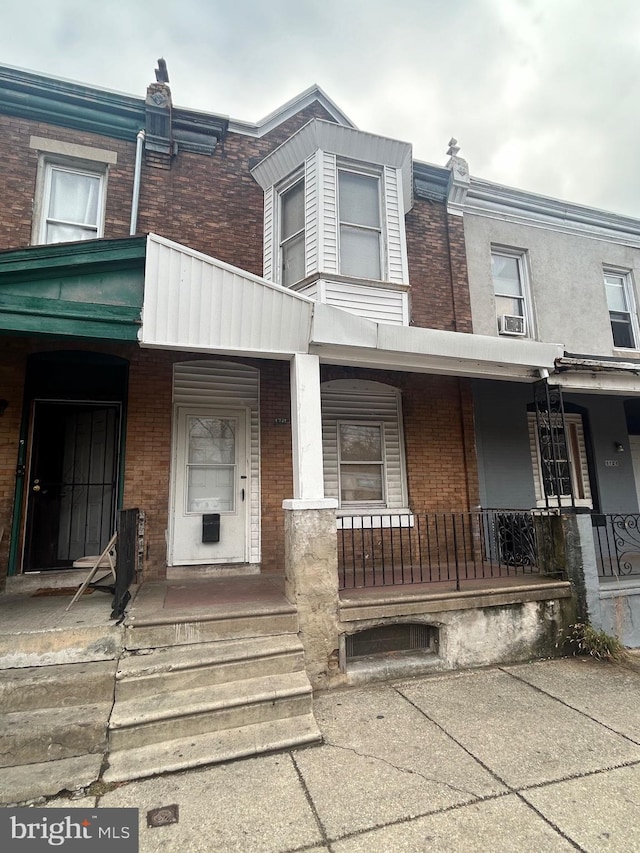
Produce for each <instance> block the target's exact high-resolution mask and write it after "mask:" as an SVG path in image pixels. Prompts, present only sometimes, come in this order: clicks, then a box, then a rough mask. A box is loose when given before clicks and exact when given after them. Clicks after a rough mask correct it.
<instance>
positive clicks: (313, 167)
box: [304, 152, 322, 278]
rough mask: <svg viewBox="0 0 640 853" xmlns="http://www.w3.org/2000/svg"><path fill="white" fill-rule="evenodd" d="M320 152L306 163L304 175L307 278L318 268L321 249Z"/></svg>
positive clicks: (305, 270)
mask: <svg viewBox="0 0 640 853" xmlns="http://www.w3.org/2000/svg"><path fill="white" fill-rule="evenodd" d="M318 154H319V152H317V153H316V154H315V155H314V156H312V157H309V158H308V159H307V161H306V163H305V175H304V222H305V242H304V254H305V267H304V275H305V278H306V276H308V275H311V274H312V273H313V271H314V270H316V269H317V268H318V252H319V249H320V245H321V243H320V228H319V223H318V173H319V170H320V169H321V168H322V163H321V162H319V157H318Z"/></svg>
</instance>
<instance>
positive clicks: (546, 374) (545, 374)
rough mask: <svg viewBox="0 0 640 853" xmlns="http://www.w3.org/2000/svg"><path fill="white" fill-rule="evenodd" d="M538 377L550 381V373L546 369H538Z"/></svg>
mask: <svg viewBox="0 0 640 853" xmlns="http://www.w3.org/2000/svg"><path fill="white" fill-rule="evenodd" d="M538 376H539V377H540V379H548V378H549V371H548V370H547V368H546V367H539V368H538Z"/></svg>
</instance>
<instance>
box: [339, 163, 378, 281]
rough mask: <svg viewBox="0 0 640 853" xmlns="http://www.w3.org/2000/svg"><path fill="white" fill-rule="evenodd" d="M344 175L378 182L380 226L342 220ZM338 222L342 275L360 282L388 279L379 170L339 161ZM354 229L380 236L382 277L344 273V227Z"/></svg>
mask: <svg viewBox="0 0 640 853" xmlns="http://www.w3.org/2000/svg"><path fill="white" fill-rule="evenodd" d="M342 173H350V174H353V175H361V176H364V177H366V178H372V179H373V180H375V181H376V185H377V190H378V193H377V195H378V226H377V227H375V226H372V225H361V224H359V223H356V222H349V221H347V220H345V219H343V218H342V213H341V211H340V175H341V174H342ZM336 208H337V211H336V220H337V233H338V269H339V271H340V274H341V275H348V276H349V277H350V278H355V279H358V280H360V281H385V280H386V278H387V249H386V244H387V241H386V228H385V219H384V198H383V194H382V173H381V172H380V171H379V170H376V169H374V168H373V167H367V166H366V165H365V164H362V165H360V164H358V165H354V164H351V163H345V162H341V161H340V160H338V162H337V163H336ZM343 226H345V227H346V228H353V229H357V230H359V231H363V232H367V233H370V234H371V233H375V234H377V235H378V256H379V257H378V261H379V264H380V277H379V278H373V279H372V278H368V277H366V276H363V275H360V274H358V273H352V272H351V273H345V272H343V262H342V247H341V245H340V243H341V234H342V227H343Z"/></svg>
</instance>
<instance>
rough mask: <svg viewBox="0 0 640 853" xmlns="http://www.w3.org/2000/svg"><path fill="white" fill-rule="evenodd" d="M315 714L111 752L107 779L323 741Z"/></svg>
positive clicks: (226, 759)
mask: <svg viewBox="0 0 640 853" xmlns="http://www.w3.org/2000/svg"><path fill="white" fill-rule="evenodd" d="M321 739H322V735H321V734H320V730H319V729H318V726H317V724H316V721H315V719H314V717H313V714H311V713H306V714H300V715H298V716H296V717H289V718H287V719H277V720H269V721H267V722H258V723H253V724H250V725H245V726H242V727H239V728H229V729H224V730H222V731H215V732H208V733H204V734H199V735H195V736H191V737H182V738H178V739H173V740H166V741H162V742H161V743H153V744H149V745H147V746H140V747H137V748H132V749H127V750H124V751H122V752H118V753H112V754H110V755H109V766H108V768H107V769H106V770H105V772H104V775H103V779H104V781H105V782H107V783H109V782H122V781H125V780H128V779H139V778H142V777H145V776H154V775H156V774H158V773H167V772H172V771H176V770H185V769H187V768H190V767H202V766H204V765H206V764H219V763H222V762H224V761H232V760H233V759H237V758H246V757H248V756H252V755H260V754H262V753H265V752H274V751H277V750H282V749H292V748H294V747H301V746H307V745H310V744H314V743H320V741H321Z"/></svg>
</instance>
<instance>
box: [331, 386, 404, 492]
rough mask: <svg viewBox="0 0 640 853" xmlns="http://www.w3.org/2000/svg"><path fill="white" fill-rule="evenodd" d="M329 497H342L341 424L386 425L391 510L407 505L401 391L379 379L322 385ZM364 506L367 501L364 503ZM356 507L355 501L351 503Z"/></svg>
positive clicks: (386, 468)
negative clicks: (339, 443)
mask: <svg viewBox="0 0 640 853" xmlns="http://www.w3.org/2000/svg"><path fill="white" fill-rule="evenodd" d="M321 393H322V448H323V458H324V488H325V496H326V497H328V498H336V499H337V500H338V501H339V500H340V485H339V479H340V478H339V452H338V424H339V423H341V422H342V423H348V422H351V423H357V424H372V425H382V427H383V436H384V446H383V454H384V469H385V496H386V497H385V502H384V507H385V508H387V509H402V508H406V506H407V491H406V479H405V463H404V442H403V436H402V412H401V399H400V392H399V391H398V390H397V389H395V388H392V387H391V386H385V385H382V384H381V383H375V382H357V381H351V380H336V381H333V382H325V383H323V385H322V389H321ZM361 506H363V507H364V508H366V507H367V504H362V505H361ZM349 507H350V508H355V505H354V504H350V505H349Z"/></svg>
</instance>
